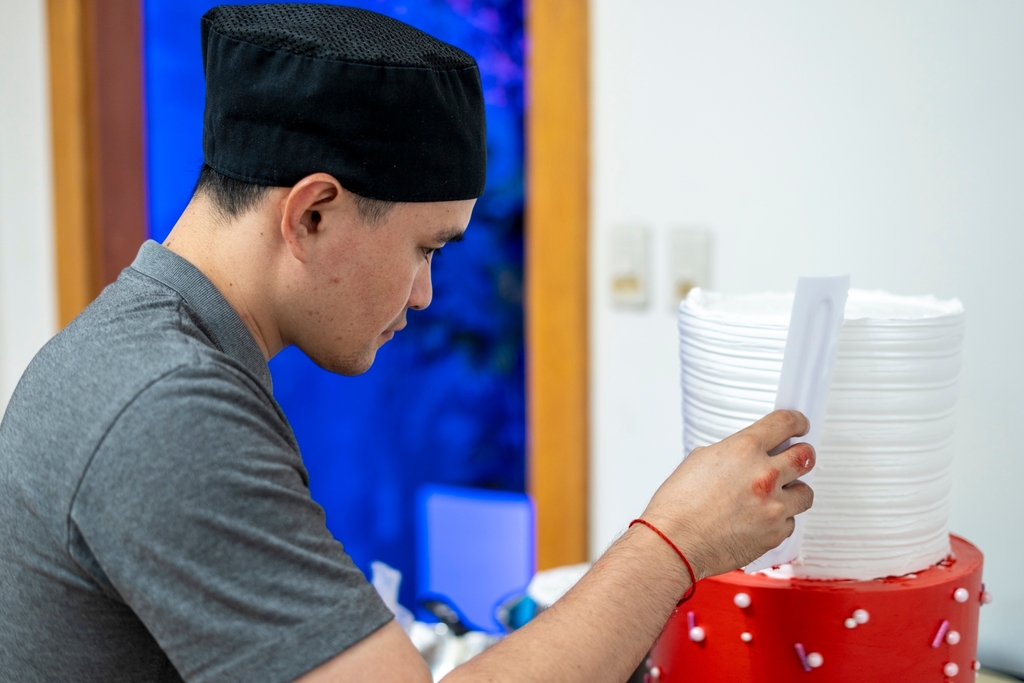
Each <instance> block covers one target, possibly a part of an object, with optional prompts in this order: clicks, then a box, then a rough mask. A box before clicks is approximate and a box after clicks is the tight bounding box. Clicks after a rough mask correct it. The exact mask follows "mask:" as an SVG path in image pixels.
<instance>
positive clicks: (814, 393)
mask: <svg viewBox="0 0 1024 683" xmlns="http://www.w3.org/2000/svg"><path fill="white" fill-rule="evenodd" d="M849 290H850V276H849V275H842V276H837V277H801V278H799V279H798V280H797V284H796V294H795V295H794V297H793V312H792V315H791V316H790V319H789V332H788V334H787V335H786V351H785V354H784V355H783V357H782V375H781V377H780V378H779V391H778V393H777V394H776V395H775V409H776V410H799V411H800V412H801V413H803V414H804V415H805V416H806V417H807V419H808V420H809V421H810V423H811V429H810V431H809V432H807V434H806V435H804V436H801V437H797V438H794V439H789V440H787V441H786V442H785V443H783V444H782V445H781V446H779V447H778V448H776V449H775V450H774V451H773V452H772V455H774V454H776V453H781V452H782V451H784V450H786V449H787V448H789V447H790V446H792V445H793V444H795V443H809V444H810V445H811V446H813V447H814V448H815V450H817V448H818V445H819V443H820V441H821V430H822V427H823V426H824V423H825V408H826V406H827V404H828V392H829V389H830V388H831V386H832V369H833V368H834V367H835V364H836V353H837V352H838V350H839V331H840V330H841V329H842V326H843V312H844V311H845V310H846V296H847V294H848V292H849ZM813 476H814V470H811V471H810V472H808V473H807V474H806V475H804V476H803V477H801V478H800V479H801V481H804V482H806V483H808V484H810V483H811V480H812V478H813ZM806 515H807V513H804V514H802V515H797V517H796V529H794V531H793V535H792V536H790V537H789V538H787V539H786V540H785V541H783V542H782V545H780V546H779V547H777V548H775V549H774V550H770V551H768V552H767V553H765V554H764V555H762V556H761V557H759V558H758V559H756V560H754V561H753V562H751V563H750V564H749V565H747V567H746V571H747V572H748V573H750V572H756V571H760V570H762V569H767V568H769V567H775V566H778V565H780V564H786V563H787V562H792V561H793V560H795V559H797V558H798V557H799V556H800V543H801V541H802V539H803V528H804V518H805V517H806Z"/></svg>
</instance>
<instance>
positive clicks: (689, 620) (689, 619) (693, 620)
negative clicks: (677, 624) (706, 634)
mask: <svg viewBox="0 0 1024 683" xmlns="http://www.w3.org/2000/svg"><path fill="white" fill-rule="evenodd" d="M686 625H687V626H689V627H690V630H691V631H692V630H693V628H694V627H695V626H696V625H697V615H696V614H694V613H693V612H687V613H686Z"/></svg>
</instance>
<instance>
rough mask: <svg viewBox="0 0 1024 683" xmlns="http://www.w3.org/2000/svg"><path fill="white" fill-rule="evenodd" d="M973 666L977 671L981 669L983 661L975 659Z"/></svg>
mask: <svg viewBox="0 0 1024 683" xmlns="http://www.w3.org/2000/svg"><path fill="white" fill-rule="evenodd" d="M973 666H974V670H975V671H981V662H979V661H978V660H977V659H975V660H974V664H973Z"/></svg>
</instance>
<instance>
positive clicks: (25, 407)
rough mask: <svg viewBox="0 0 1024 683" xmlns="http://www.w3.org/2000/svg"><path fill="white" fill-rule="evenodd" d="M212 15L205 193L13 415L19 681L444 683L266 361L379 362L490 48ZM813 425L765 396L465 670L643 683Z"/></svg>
mask: <svg viewBox="0 0 1024 683" xmlns="http://www.w3.org/2000/svg"><path fill="white" fill-rule="evenodd" d="M202 35H203V51H204V62H205V68H206V76H207V110H206V120H205V133H204V155H205V160H206V165H205V166H204V168H203V171H202V173H201V176H200V179H199V183H198V185H197V189H196V192H195V195H194V197H193V199H192V201H191V203H190V204H189V205H188V207H187V208H186V209H185V212H184V213H183V214H182V216H181V218H180V219H179V221H178V223H177V224H176V225H175V227H174V229H173V231H172V232H171V234H170V236H169V237H168V239H167V241H166V242H165V244H164V245H163V246H160V245H157V244H155V243H152V242H149V243H147V244H145V245H144V246H143V247H142V249H141V250H140V252H139V256H138V258H137V259H136V261H135V263H134V264H133V265H132V267H130V268H128V269H126V270H125V271H124V273H122V275H121V277H120V278H119V279H118V281H117V282H116V283H115V284H113V285H111V286H110V287H108V288H107V289H106V290H105V291H104V292H103V294H102V295H101V296H100V297H99V298H98V299H97V301H96V302H95V303H93V304H92V305H91V306H90V307H89V308H88V309H87V310H86V311H85V312H84V313H83V314H82V315H81V316H79V317H78V318H77V319H76V320H75V321H74V322H73V323H72V324H71V325H69V326H68V327H67V328H66V329H65V330H64V331H63V332H61V333H60V334H58V335H57V336H56V337H55V338H54V339H53V340H52V341H51V342H50V343H49V344H47V346H46V347H45V348H44V349H43V350H42V351H40V353H39V354H38V356H37V357H36V358H35V360H34V361H33V362H32V364H31V366H30V367H29V368H28V370H27V371H26V372H25V375H24V377H23V378H22V380H21V382H20V384H19V386H18V388H17V390H16V392H15V394H14V396H13V397H12V399H11V401H10V404H9V407H8V410H7V413H6V415H5V416H4V420H3V423H2V425H0V528H2V529H3V535H2V537H0V577H2V578H0V671H2V672H3V673H2V675H3V678H4V679H5V680H13V681H69V680H73V681H87V682H91V681H103V682H105V683H110V682H116V681H178V680H187V681H221V680H238V681H243V680H244V681H291V680H301V681H305V682H318V681H384V682H389V681H395V682H397V681H409V682H419V683H425V682H426V681H429V672H428V671H427V669H426V666H425V664H424V662H423V661H422V660H421V658H420V657H419V655H418V653H417V652H416V650H415V649H414V648H413V646H412V644H411V643H410V641H409V639H408V638H407V637H406V636H405V634H404V633H403V631H402V630H401V628H400V627H399V626H397V625H396V623H395V622H394V620H393V619H392V616H391V614H390V612H388V610H387V609H386V608H385V606H384V605H383V604H382V602H381V601H380V599H379V598H378V596H377V595H376V593H375V592H374V590H373V589H372V588H371V587H370V586H369V585H368V584H367V582H366V580H365V578H364V577H363V576H362V574H361V573H360V572H359V570H358V569H357V568H356V567H355V566H354V565H353V564H352V562H351V560H350V559H349V558H348V556H347V555H346V554H345V553H344V551H343V549H342V547H341V545H340V544H339V543H337V542H336V541H335V540H334V539H333V538H332V537H331V536H330V534H329V533H328V531H327V529H326V527H325V525H324V515H323V511H322V510H321V509H320V508H319V507H318V506H317V505H316V504H315V503H314V502H313V501H312V500H311V499H310V496H309V490H308V486H307V480H306V471H305V469H304V468H303V466H302V461H301V458H300V456H299V451H298V447H297V445H296V443H295V440H294V437H293V435H292V432H291V430H290V428H289V426H288V424H287V422H286V420H285V417H284V415H283V414H282V413H281V411H280V408H279V407H278V406H277V404H276V402H275V401H274V399H273V395H272V392H271V386H270V376H269V373H268V371H267V365H266V362H267V360H268V359H270V358H271V357H273V356H274V354H276V353H277V352H279V351H280V350H281V349H283V348H284V347H286V346H289V345H296V346H298V347H299V348H301V349H302V350H303V351H304V352H305V353H306V354H307V355H308V356H309V357H310V358H312V359H313V360H314V361H316V362H317V363H318V364H319V365H321V366H322V367H324V368H326V369H328V370H331V371H334V372H338V373H342V374H349V375H353V374H358V373H361V372H365V371H366V370H367V369H368V368H369V367H370V365H371V364H372V363H373V359H374V355H375V353H376V351H377V349H378V348H380V346H381V345H382V344H384V343H385V342H386V341H388V340H389V339H390V338H391V337H392V336H393V335H394V334H395V333H396V332H398V331H399V330H401V329H402V328H403V327H404V326H405V325H406V313H407V311H408V310H409V309H413V310H419V309H423V308H425V307H426V306H428V305H429V304H430V300H431V294H432V292H431V284H430V264H431V259H432V255H433V254H434V253H435V252H436V251H437V250H438V249H440V248H442V247H443V246H444V245H445V243H447V242H450V241H453V240H458V239H460V238H461V236H462V234H463V232H464V231H465V229H466V226H467V225H468V223H469V219H470V214H471V212H472V210H473V204H474V201H475V198H476V197H478V196H479V195H480V194H481V193H482V191H483V186H484V169H485V146H484V120H483V104H482V94H481V90H480V80H479V74H478V72H477V69H476V65H475V62H474V61H473V60H472V58H471V57H469V56H468V55H466V54H465V53H463V52H461V51H460V50H457V49H456V48H454V47H452V46H450V45H446V44H444V43H441V42H439V41H437V40H435V39H433V38H431V37H430V36H427V35H426V34H423V33H421V32H419V31H416V30H415V29H412V28H411V27H408V26H406V25H404V24H401V23H399V22H397V21H393V20H391V19H388V18H386V17H382V16H380V15H377V14H374V13H370V12H364V11H358V10H352V9H348V8H341V7H327V6H315V5H312V6H310V5H264V6H255V7H241V6H237V7H220V8H215V9H214V10H211V11H210V12H209V13H208V14H207V15H206V16H205V17H204V18H203V23H202ZM806 429H807V424H806V421H805V420H804V419H803V417H802V416H801V415H799V414H797V413H788V412H780V413H774V414H772V415H770V416H768V417H767V418H765V419H764V420H761V421H760V422H758V423H756V424H754V425H753V426H751V427H750V428H748V429H746V430H744V431H743V432H741V433H740V434H738V435H736V436H733V437H731V438H730V439H727V440H725V441H723V442H721V443H719V444H716V445H714V446H711V447H709V448H707V449H702V450H699V451H697V452H695V453H693V454H691V456H690V458H688V459H687V460H686V461H685V462H684V463H683V464H682V465H681V466H680V467H679V468H678V469H677V470H676V472H675V473H673V475H672V476H671V477H670V478H669V479H668V480H667V481H666V482H665V483H664V484H663V485H662V487H661V488H660V489H659V490H658V491H657V492H656V493H655V495H654V497H653V499H652V501H651V503H650V505H649V506H648V508H647V510H646V511H645V512H644V519H645V520H646V522H647V523H649V524H650V525H651V527H652V528H646V527H644V526H639V525H638V526H635V527H633V528H631V529H630V530H628V531H627V532H626V533H625V534H623V536H622V537H621V538H620V539H619V540H618V541H617V542H616V543H615V544H614V545H613V546H612V547H611V548H610V549H609V550H608V551H607V552H606V553H605V555H604V556H603V557H602V558H601V559H600V560H599V561H598V562H597V563H596V564H595V566H594V568H593V569H592V570H591V571H590V572H589V573H588V574H587V575H586V576H585V577H584V578H583V579H582V580H581V581H580V583H579V584H578V585H577V586H576V587H575V588H574V589H573V590H572V591H570V592H569V593H568V594H567V595H566V596H565V597H564V598H563V599H562V600H560V601H559V602H558V603H557V604H556V605H555V606H554V607H552V608H551V609H549V610H547V611H546V612H544V613H543V614H541V615H540V616H539V617H538V618H537V619H536V620H534V621H533V622H531V623H530V624H528V625H527V626H526V627H524V628H523V629H521V630H520V631H518V632H516V633H514V634H512V635H511V636H509V637H508V638H506V639H504V640H503V641H501V642H500V643H498V644H497V645H495V646H494V647H492V648H491V649H490V650H488V651H487V652H485V653H484V654H482V655H481V656H479V657H478V658H476V659H474V660H473V661H471V662H469V663H468V664H466V665H464V666H463V667H460V668H459V669H457V670H456V671H455V672H453V673H452V674H450V676H449V679H447V680H451V681H456V682H457V681H463V680H465V681H470V680H473V681H479V680H488V681H555V680H557V681H563V682H570V681H580V682H583V681H588V682H589V681H609V682H615V683H618V682H620V681H623V680H625V679H626V677H627V676H628V674H629V673H630V672H631V671H632V670H633V669H634V668H635V666H636V665H637V663H638V662H639V660H640V659H641V657H642V656H643V655H644V653H645V652H646V651H647V649H648V648H649V647H650V645H651V643H652V642H653V640H654V638H655V637H656V636H657V634H658V632H659V631H660V629H661V627H662V625H663V624H664V623H665V620H666V619H667V617H668V616H669V614H670V612H671V611H672V609H673V608H674V607H675V605H676V604H677V602H678V601H679V599H680V597H681V596H683V595H685V594H687V593H689V592H692V591H693V590H694V589H695V586H694V581H696V580H697V579H699V578H701V577H704V576H710V575H713V574H718V573H721V572H725V571H729V570H732V569H734V568H736V567H739V566H742V565H744V564H745V563H747V562H749V561H750V560H752V559H754V558H755V557H757V556H759V555H760V554H762V553H763V552H765V551H766V550H768V549H769V548H771V547H773V546H775V545H777V544H778V543H779V542H781V541H782V539H783V538H785V537H786V536H787V535H788V534H789V533H791V531H792V528H793V517H794V516H795V515H796V514H798V513H800V512H802V511H804V510H806V509H807V508H808V507H809V506H810V503H811V497H812V496H811V492H810V489H809V488H807V487H806V486H805V485H803V484H801V483H800V482H796V481H795V480H796V478H797V477H799V476H801V475H803V474H804V473H806V472H807V471H808V470H809V469H810V468H811V467H812V466H813V463H814V454H813V452H812V451H811V449H810V448H809V447H807V446H803V445H800V446H796V447H793V448H791V449H789V450H788V451H786V452H785V453H783V454H781V455H779V456H776V457H769V456H768V452H769V451H770V450H772V449H773V448H775V447H776V446H777V445H779V444H780V443H782V442H783V441H784V440H786V439H787V438H789V437H792V436H795V435H799V434H802V433H804V432H805V431H806ZM365 457H371V454H366V455H365ZM654 529H657V530H658V531H660V532H661V533H663V534H664V535H665V538H666V539H668V541H669V542H666V540H663V539H662V538H661V537H659V534H657V533H655V531H654ZM673 545H674V546H675V548H677V549H678V551H679V555H677V551H676V549H674V548H673ZM684 558H685V561H684ZM687 562H688V563H689V565H687V564H686V563H687Z"/></svg>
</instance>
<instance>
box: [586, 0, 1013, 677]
mask: <svg viewBox="0 0 1024 683" xmlns="http://www.w3.org/2000/svg"><path fill="white" fill-rule="evenodd" d="M592 7H593V9H592V21H593V27H592V78H593V102H592V112H593V128H592V131H593V132H592V135H593V138H592V152H593V157H592V163H593V178H592V181H593V182H592V192H593V206H592V238H591V239H592V241H591V256H592V259H591V262H592V264H593V265H592V274H591V278H592V281H591V320H592V322H591V339H592V355H591V358H592V360H591V363H592V368H591V376H592V386H593V394H592V408H591V411H592V412H591V421H592V444H593V451H592V462H593V465H592V476H591V487H592V488H591V491H592V494H591V520H592V521H591V538H592V552H593V554H595V555H596V554H597V553H598V552H600V550H601V549H602V548H603V547H604V546H605V545H606V544H607V543H608V542H609V541H610V540H611V539H612V538H613V537H614V536H615V535H616V534H617V533H618V532H619V531H620V530H621V529H622V528H623V527H624V525H625V524H626V523H627V522H628V521H629V519H631V518H632V517H634V516H635V515H636V514H637V513H639V512H640V511H641V510H642V509H643V506H644V504H645V503H646V500H647V498H648V497H649V496H650V494H651V493H652V492H653V491H654V489H655V487H656V486H657V484H658V483H659V482H660V481H661V479H662V478H663V477H665V476H666V475H667V474H668V473H669V472H670V471H671V469H672V468H673V467H674V466H675V464H676V463H677V462H678V461H679V459H680V457H681V442H680V431H681V419H680V416H679V411H680V396H679V389H678V362H677V359H676V351H677V340H676V331H675V319H674V315H673V314H672V313H670V312H669V302H668V296H667V292H666V289H667V285H666V284H665V279H666V277H667V273H666V263H665V258H664V256H663V254H664V252H665V250H666V248H667V231H668V229H669V228H671V227H673V226H675V225H703V226H706V227H708V228H709V229H711V230H712V231H713V234H714V239H715V243H714V257H713V262H712V284H713V286H714V288H717V289H721V290H724V291H730V292H740V291H758V290H766V289H777V290H789V289H792V287H793V285H794V283H795V279H796V277H797V275H799V274H830V273H851V274H852V276H853V283H854V286H857V287H865V288H883V289H886V290H889V291H892V292H897V293H904V294H918V293H920V294H923V293H934V294H937V295H939V296H945V297H950V296H956V297H959V298H961V299H962V300H963V302H964V304H965V306H966V308H967V312H968V337H967V340H966V349H965V360H964V366H963V374H962V385H961V402H960V405H959V417H958V433H957V461H956V465H955V468H954V475H955V484H954V491H953V496H954V507H953V517H952V527H953V530H954V531H956V532H957V533H960V534H962V535H964V536H966V537H967V538H969V539H970V540H972V541H973V542H974V543H976V544H977V545H978V546H980V547H981V549H982V550H983V551H984V552H985V553H986V568H985V578H986V581H987V582H988V584H989V586H990V588H991V590H992V591H993V593H994V595H995V602H994V604H993V605H991V606H988V607H985V608H984V610H983V614H982V626H981V659H982V662H983V663H984V664H986V665H988V666H993V667H1002V668H1004V669H1009V670H1014V671H1017V672H1024V581H1022V580H1021V575H1022V573H1021V568H1022V567H1024V495H1022V494H1021V492H1020V490H1021V482H1024V455H1022V451H1024V449H1022V447H1021V444H1020V442H1021V440H1022V439H1021V437H1020V436H1019V432H1018V431H1017V429H1018V425H1019V424H1020V423H1021V412H1022V410H1024V401H1022V400H1021V398H1020V397H1021V394H1022V389H1024V353H1022V350H1021V349H1022V347H1024V298H1022V297H1024V294H1022V292H1024V287H1022V286H1021V283H1020V274H1021V272H1022V266H1021V262H1022V260H1024V3H1022V2H1020V1H1019V0H982V1H979V2H972V1H968V0H941V1H939V2H934V1H931V0H897V1H893V0H884V1H881V0H843V1H837V2H824V3H823V2H817V1H815V0H776V1H774V2H770V3H763V2H754V1H739V0H730V1H729V2H706V1H704V0H686V1H680V0H594V2H593V5H592ZM638 222H639V223H646V224H648V225H649V226H651V227H652V229H653V231H654V239H653V242H654V246H655V252H656V253H655V255H654V259H653V265H654V274H653V275H654V295H655V299H654V302H653V304H652V305H651V306H650V307H649V308H648V309H647V310H645V311H640V312H630V311H621V310H615V309H612V308H611V306H610V303H609V299H610V297H609V296H608V282H607V280H608V262H609V254H608V253H607V252H608V248H607V247H608V242H609V232H610V230H611V229H612V228H613V227H614V226H615V225H618V224H622V223H638Z"/></svg>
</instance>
